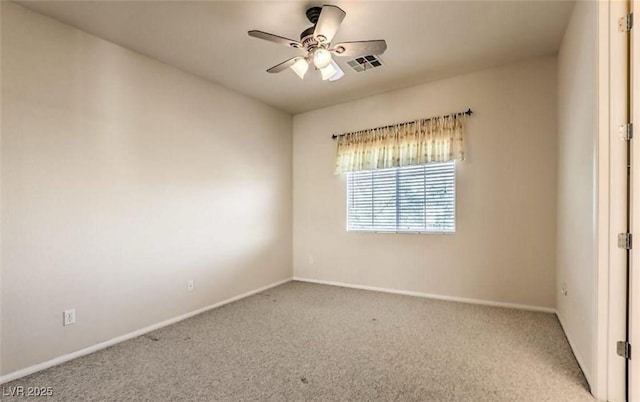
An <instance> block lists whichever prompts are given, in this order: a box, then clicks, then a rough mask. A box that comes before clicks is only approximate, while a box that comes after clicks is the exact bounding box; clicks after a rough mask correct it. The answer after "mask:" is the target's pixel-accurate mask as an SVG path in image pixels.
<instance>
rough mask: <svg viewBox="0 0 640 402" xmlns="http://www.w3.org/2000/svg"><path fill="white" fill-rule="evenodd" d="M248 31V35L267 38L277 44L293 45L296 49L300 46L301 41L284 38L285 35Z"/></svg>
mask: <svg viewBox="0 0 640 402" xmlns="http://www.w3.org/2000/svg"><path fill="white" fill-rule="evenodd" d="M248 33H249V36H252V37H254V38H258V39H264V40H268V41H269V42H273V43H277V44H279V45H285V46H289V47H293V48H296V49H297V48H301V47H302V43H300V42H298V41H297V40H293V39H289V38H285V37H282V36H278V35H274V34H270V33H267V32H262V31H249V32H248Z"/></svg>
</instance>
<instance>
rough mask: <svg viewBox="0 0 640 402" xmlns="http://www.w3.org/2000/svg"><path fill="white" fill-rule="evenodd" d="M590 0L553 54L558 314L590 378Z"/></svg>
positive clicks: (593, 24) (593, 105) (593, 111)
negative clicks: (555, 56) (562, 291)
mask: <svg viewBox="0 0 640 402" xmlns="http://www.w3.org/2000/svg"><path fill="white" fill-rule="evenodd" d="M597 7H598V4H597V3H596V2H577V3H576V5H575V8H574V10H573V14H572V16H571V20H570V22H569V25H568V27H567V31H566V33H565V36H564V39H563V41H562V45H561V48H560V53H559V57H558V201H557V203H558V234H557V238H558V246H557V247H558V249H557V250H558V251H557V253H558V254H557V256H558V264H557V267H558V268H557V270H558V272H557V287H558V289H560V288H561V286H562V284H563V283H566V286H567V295H566V296H565V295H562V294H560V292H558V300H557V309H558V317H559V318H560V321H561V322H562V325H563V327H564V330H565V333H566V334H567V338H568V339H569V342H570V343H571V346H572V348H573V351H574V353H575V355H576V358H577V359H578V362H579V363H580V366H581V367H582V370H583V371H584V374H585V376H586V377H587V379H588V380H589V381H590V382H591V380H592V374H593V372H594V371H595V368H594V358H595V356H594V352H595V344H594V342H595V338H594V337H595V323H596V312H595V300H596V298H595V292H596V279H597V278H596V243H595V227H596V226H595V225H596V223H595V197H596V186H595V162H596V158H595V155H596V141H597V135H598V119H597V110H598V97H597V96H598V94H597V83H598V81H597V68H596V66H597V44H598V37H597V32H598V24H597Z"/></svg>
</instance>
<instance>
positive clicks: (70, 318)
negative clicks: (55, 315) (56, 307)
mask: <svg viewBox="0 0 640 402" xmlns="http://www.w3.org/2000/svg"><path fill="white" fill-rule="evenodd" d="M75 323H76V309H74V308H72V309H69V310H65V311H64V312H63V315H62V325H64V326H65V327H66V326H67V325H72V324H75Z"/></svg>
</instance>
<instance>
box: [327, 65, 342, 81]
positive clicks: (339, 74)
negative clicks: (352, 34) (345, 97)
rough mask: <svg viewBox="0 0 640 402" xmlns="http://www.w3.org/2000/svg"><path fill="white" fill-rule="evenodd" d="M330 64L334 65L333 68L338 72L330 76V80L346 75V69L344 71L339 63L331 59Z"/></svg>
mask: <svg viewBox="0 0 640 402" xmlns="http://www.w3.org/2000/svg"><path fill="white" fill-rule="evenodd" d="M329 65H330V66H332V67H333V68H335V70H336V72H335V73H334V74H333V75H332V76H331V77H329V81H337V80H339V79H340V78H342V77H344V71H342V69H341V68H340V67H339V66H338V64H337V63H336V62H335V61H333V60H331V64H329Z"/></svg>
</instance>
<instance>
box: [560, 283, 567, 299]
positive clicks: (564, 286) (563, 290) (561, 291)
mask: <svg viewBox="0 0 640 402" xmlns="http://www.w3.org/2000/svg"><path fill="white" fill-rule="evenodd" d="M560 293H562V294H563V295H565V296H566V295H567V284H566V283H565V282H562V286H561V287H560Z"/></svg>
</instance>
